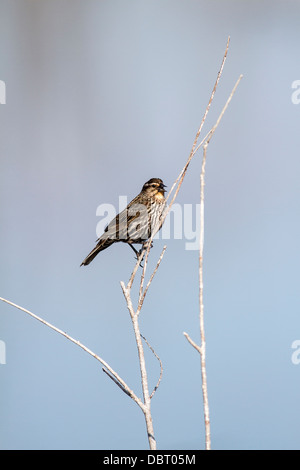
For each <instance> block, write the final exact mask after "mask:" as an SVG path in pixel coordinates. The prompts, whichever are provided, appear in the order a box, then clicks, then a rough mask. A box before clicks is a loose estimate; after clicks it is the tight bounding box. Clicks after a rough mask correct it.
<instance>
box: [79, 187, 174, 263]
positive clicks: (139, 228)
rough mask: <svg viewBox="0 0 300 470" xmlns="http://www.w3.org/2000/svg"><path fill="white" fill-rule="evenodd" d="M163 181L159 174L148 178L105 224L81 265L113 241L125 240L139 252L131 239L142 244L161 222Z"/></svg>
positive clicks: (159, 226)
mask: <svg viewBox="0 0 300 470" xmlns="http://www.w3.org/2000/svg"><path fill="white" fill-rule="evenodd" d="M165 187H166V186H165V185H164V183H163V181H162V180H161V179H160V178H151V179H150V180H149V181H147V183H145V184H144V186H143V187H142V190H141V192H140V194H138V195H137V196H136V197H135V198H134V199H133V200H132V201H131V202H130V203H129V204H128V206H127V207H126V209H124V210H123V211H122V212H120V214H118V215H117V216H116V217H115V218H114V219H113V220H112V221H111V222H110V223H109V224H108V226H107V227H106V229H105V230H104V233H103V235H101V237H100V238H98V240H97V245H96V246H95V248H94V249H93V250H92V251H91V252H90V253H89V254H88V255H87V257H86V258H85V259H84V260H83V261H82V263H81V265H80V266H87V265H88V264H90V262H91V261H93V259H94V258H95V256H97V254H98V253H100V251H103V250H105V249H106V248H108V247H109V246H110V245H112V244H113V243H116V242H124V243H128V245H129V246H130V247H131V248H132V249H133V251H134V252H135V254H136V255H138V254H139V252H138V251H137V250H136V249H135V248H134V246H133V244H134V243H140V244H143V245H144V243H145V242H147V240H148V239H149V238H150V237H151V236H152V235H153V236H154V235H155V234H156V233H157V232H158V231H159V230H160V228H161V226H162V222H163V221H162V215H163V211H164V209H165V204H166V202H165V201H166V200H165V192H166V190H165Z"/></svg>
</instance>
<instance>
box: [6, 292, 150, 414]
mask: <svg viewBox="0 0 300 470" xmlns="http://www.w3.org/2000/svg"><path fill="white" fill-rule="evenodd" d="M0 300H1V301H2V302H5V303H7V304H8V305H11V306H12V307H15V308H17V309H19V310H21V311H22V312H25V313H27V314H28V315H30V316H31V317H33V318H34V319H35V320H38V321H39V322H41V323H43V324H44V325H46V326H48V327H49V328H51V329H52V330H54V331H56V332H57V333H59V334H61V335H62V336H64V337H65V338H67V339H68V340H69V341H71V342H72V343H74V344H76V345H77V346H79V347H80V348H81V349H83V350H84V351H86V352H87V353H88V354H90V355H91V356H92V357H94V358H95V359H96V360H97V361H99V362H100V363H101V364H102V365H103V366H104V367H105V368H106V369H107V370H108V371H109V372H110V374H111V375H112V376H113V377H114V378H115V380H116V382H119V384H120V385H121V386H122V387H123V388H124V391H126V393H127V394H128V395H129V396H130V397H131V398H132V399H133V400H134V401H135V402H136V403H137V404H138V405H139V407H140V408H141V409H142V410H143V411H145V405H144V403H143V402H142V401H141V400H140V398H138V397H137V396H136V394H135V393H134V392H133V391H132V390H131V389H130V388H129V387H128V385H127V384H126V382H125V381H124V380H123V379H122V378H121V377H120V376H119V374H117V373H116V372H115V371H114V370H113V369H112V368H111V367H110V365H109V364H107V362H105V361H104V360H103V359H102V358H101V357H100V356H98V355H97V354H95V353H94V352H93V351H91V350H90V349H89V348H87V347H86V346H85V345H84V344H82V343H80V341H78V340H76V339H74V338H72V337H71V336H70V335H68V334H67V333H65V332H64V331H62V330H61V329H59V328H57V327H56V326H54V325H52V324H51V323H49V322H47V321H46V320H44V319H43V318H41V317H39V316H37V315H35V313H32V312H30V310H27V309H26V308H23V307H20V305H17V304H15V303H13V302H11V301H10V300H7V299H4V298H3V297H0ZM119 384H118V385H119ZM120 385H119V386H120Z"/></svg>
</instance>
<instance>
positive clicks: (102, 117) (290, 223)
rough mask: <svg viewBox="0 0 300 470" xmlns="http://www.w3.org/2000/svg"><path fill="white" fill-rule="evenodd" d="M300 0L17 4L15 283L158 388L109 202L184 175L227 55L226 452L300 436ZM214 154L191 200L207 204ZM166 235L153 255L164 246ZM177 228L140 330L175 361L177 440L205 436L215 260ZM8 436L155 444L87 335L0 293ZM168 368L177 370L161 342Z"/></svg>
mask: <svg viewBox="0 0 300 470" xmlns="http://www.w3.org/2000/svg"><path fill="white" fill-rule="evenodd" d="M299 17H300V4H299V2H296V1H263V2H262V1H259V2H258V1H251V2H250V1H200V0H187V1H185V2H182V1H174V0H173V1H170V0H165V1H156V0H154V1H153V0H151V1H140V0H139V1H136V0H130V1H124V0H122V1H120V0H119V1H110V2H104V1H102V0H98V1H95V0H72V1H71V0H54V1H53V0H44V1H43V2H36V1H30V0H23V1H22V2H20V1H16V0H0V57H1V60H0V80H4V81H5V83H6V91H7V97H6V104H5V105H0V123H1V139H0V155H1V158H0V165H1V172H0V221H1V231H0V240H1V244H0V246H1V254H0V256H1V268H0V286H1V288H0V296H2V297H5V298H8V299H10V300H12V301H13V302H16V303H18V304H20V305H22V306H24V307H25V308H28V309H30V310H32V311H33V312H34V313H36V314H38V315H40V316H42V317H44V318H45V319H47V320H48V321H50V322H51V323H53V324H55V325H56V326H58V327H59V328H61V329H62V330H64V331H67V332H68V333H69V334H71V335H72V336H73V337H75V338H76V339H79V340H80V341H81V342H82V343H84V344H86V345H87V346H88V347H90V348H91V349H92V350H94V351H95V352H96V353H98V354H99V355H100V356H102V357H103V358H104V359H105V360H106V361H107V362H109V363H110V365H111V366H112V367H113V368H115V369H116V370H117V371H118V372H119V374H120V375H121V376H122V377H123V378H124V379H125V380H126V381H127V383H128V385H129V386H130V387H132V388H133V389H134V390H135V391H136V393H137V394H138V395H139V396H141V389H140V376H139V369H138V364H137V354H136V346H135V343H134V337H133V334H132V327H131V323H130V319H129V315H128V312H127V309H126V305H125V302H124V299H123V296H122V292H121V288H120V280H124V281H126V280H127V279H128V278H129V276H130V273H131V270H132V268H133V263H134V259H133V253H132V252H131V250H130V249H129V248H127V247H126V246H124V245H122V246H121V245H119V246H113V247H111V248H110V249H108V250H106V251H105V252H103V253H101V254H100V255H99V256H98V257H97V258H96V259H95V261H94V262H93V263H92V264H91V265H90V266H88V267H81V268H79V265H80V263H81V261H82V260H83V258H84V257H85V256H86V255H87V254H88V252H89V251H90V250H91V249H92V248H93V243H94V240H95V238H96V226H97V223H98V222H99V217H96V209H97V207H98V206H99V204H102V203H107V204H114V205H115V206H117V205H118V202H119V196H120V195H126V196H127V197H128V199H129V200H130V199H131V198H133V197H134V196H135V195H136V194H137V193H138V192H139V191H140V189H141V187H142V185H143V183H144V182H145V181H146V180H147V179H149V178H151V177H160V178H162V179H163V181H164V182H165V184H166V185H167V186H168V187H169V188H170V186H171V185H172V183H173V181H174V179H175V177H176V176H177V174H178V172H179V171H180V170H181V168H182V167H183V165H184V163H185V161H186V159H187V156H188V154H189V151H190V149H191V146H192V142H193V140H194V136H195V133H196V130H197V128H198V126H199V123H200V120H201V118H202V115H203V112H204V110H205V107H206V104H207V102H208V99H209V96H210V92H211V90H212V87H213V84H214V81H215V78H216V74H217V71H218V69H219V66H220V63H221V60H222V55H223V52H224V49H225V45H226V41H227V36H228V35H230V36H231V44H230V50H229V53H228V59H227V62H226V66H225V69H224V73H223V76H222V80H221V82H220V86H219V88H218V90H217V94H216V97H215V101H214V104H213V108H212V110H211V114H210V116H209V118H208V121H207V126H206V130H208V129H209V126H210V125H211V124H213V123H214V121H215V120H216V118H217V116H218V113H219V112H220V110H221V109H222V107H223V104H224V103H225V101H226V99H227V97H228V95H229V93H230V90H231V89H232V87H233V85H234V83H235V81H236V79H237V78H238V76H239V75H240V73H243V74H244V78H243V80H242V82H241V84H240V87H239V89H238V91H237V93H236V95H235V97H234V99H233V101H232V103H231V105H230V108H229V109H228V111H227V113H226V115H225V117H224V120H223V121H222V123H221V125H220V127H219V129H218V131H217V133H216V135H215V137H214V139H213V141H212V142H211V144H210V146H209V149H208V160H207V168H206V188H205V190H206V205H205V211H206V213H205V217H206V219H205V253H204V255H205V260H204V262H205V267H204V276H205V278H204V282H205V325H206V336H207V375H208V393H209V403H210V412H211V432H212V447H213V448H215V449H263V448H271V449H281V448H284V449H287V448H291V449H298V448H299V439H298V428H299V418H300V410H299V397H298V395H299V385H300V365H298V366H297V365H294V364H293V363H292V361H291V356H292V352H293V350H292V349H291V344H292V342H293V341H295V340H297V339H300V320H299V311H300V299H299V262H300V256H299V235H300V223H299V199H300V189H299V182H298V179H299V172H300V160H299V143H300V142H299V119H300V117H299V116H300V114H299V113H300V105H296V104H293V103H292V100H291V95H292V92H293V89H292V83H293V82H294V81H295V80H299V79H300V76H299V73H300V72H299V34H300V33H299ZM200 168H201V162H200V159H199V158H195V159H194V160H193V162H192V164H191V166H190V168H189V171H188V174H187V176H186V179H185V181H184V184H183V186H182V190H181V192H180V194H179V197H178V199H177V202H178V203H180V204H190V203H192V204H193V205H195V204H197V203H199V191H200V189H199V175H200ZM163 243H164V242H163V241H162V240H157V241H156V242H155V246H154V248H153V250H152V252H151V265H152V266H153V265H154V264H155V262H156V260H157V258H158V256H159V254H160V252H161V250H162V246H163ZM185 243H186V240H168V241H167V245H168V248H167V251H166V254H165V257H164V259H163V262H162V264H161V267H160V269H159V272H158V273H157V277H156V278H155V280H154V282H153V284H152V286H151V289H150V291H149V293H148V296H147V298H146V301H145V305H144V309H143V312H142V314H141V315H142V316H141V330H142V333H143V334H144V335H145V336H146V337H147V339H148V340H149V341H150V343H151V344H152V345H153V347H154V348H155V350H156V351H157V352H158V354H159V355H160V357H161V359H162V361H163V365H164V375H163V380H162V383H161V386H160V388H159V390H158V391H157V393H156V394H155V396H154V398H153V400H152V410H153V421H154V429H155V434H156V439H157V444H158V448H160V449H197V448H203V447H204V429H203V413H202V398H201V381H200V369H199V358H198V357H197V354H196V352H195V351H194V350H193V349H192V348H191V347H190V346H189V345H188V343H187V342H186V340H185V339H184V337H183V335H182V332H183V331H187V332H188V333H189V334H190V335H191V337H192V338H194V339H195V340H198V338H199V326H198V277H197V276H198V256H197V252H195V251H187V250H185ZM0 340H1V341H4V342H5V345H6V364H5V365H3V364H0V386H1V404H0V423H1V426H0V446H1V448H2V449H78V448H80V449H143V448H147V437H146V431H145V426H144V418H143V415H142V413H141V411H140V410H139V409H138V408H137V406H136V405H135V404H134V403H133V402H132V401H131V400H130V399H129V398H128V397H127V396H126V395H125V394H123V393H122V392H121V391H120V390H119V389H118V387H116V386H115V384H113V383H112V381H110V380H109V379H108V378H107V377H106V376H105V375H104V374H103V372H102V371H101V368H100V367H99V365H98V363H97V362H96V361H95V360H93V359H92V358H91V357H90V356H88V355H87V354H85V353H84V352H83V351H81V350H80V349H79V348H77V347H76V346H75V345H73V344H71V343H70V342H68V341H67V340H65V339H64V338H62V337H60V336H59V335H57V334H56V333H54V332H53V331H51V330H49V329H47V328H46V327H45V326H43V325H42V324H40V323H38V322H36V321H34V320H33V319H31V318H29V317H28V316H26V315H25V314H24V313H22V312H20V311H17V310H14V309H12V308H11V307H8V306H7V305H5V304H1V305H0ZM146 359H147V365H148V370H149V381H150V384H153V386H154V385H155V383H156V380H157V377H158V374H159V367H158V364H157V361H156V359H155V358H154V357H153V356H152V355H151V353H148V351H147V357H146Z"/></svg>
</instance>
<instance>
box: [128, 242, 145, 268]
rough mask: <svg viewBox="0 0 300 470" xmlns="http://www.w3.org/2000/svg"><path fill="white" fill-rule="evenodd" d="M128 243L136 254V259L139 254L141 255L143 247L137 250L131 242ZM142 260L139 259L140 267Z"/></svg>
mask: <svg viewBox="0 0 300 470" xmlns="http://www.w3.org/2000/svg"><path fill="white" fill-rule="evenodd" d="M128 245H129V246H130V248H132V249H133V251H134V252H135V255H136V259H137V260H138V259H139V257H140V255H141V253H142V250H143V247H142V248H141V249H140V250H139V251H138V250H136V249H135V248H134V246H133V245H132V244H131V243H128ZM142 261H143V260H142V259H141V261H140V266H141V268H142V267H143V265H142Z"/></svg>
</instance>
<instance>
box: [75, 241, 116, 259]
mask: <svg viewBox="0 0 300 470" xmlns="http://www.w3.org/2000/svg"><path fill="white" fill-rule="evenodd" d="M114 242H115V240H109V239H106V240H100V241H99V243H97V245H96V246H95V248H94V249H93V250H92V251H91V252H90V253H89V254H88V255H87V257H86V258H85V259H84V260H83V261H82V263H81V265H80V266H87V265H88V264H90V262H91V261H93V259H94V258H95V257H96V256H97V254H98V253H100V251H102V250H105V249H106V248H108V247H109V246H110V245H112V244H113V243H114Z"/></svg>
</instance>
